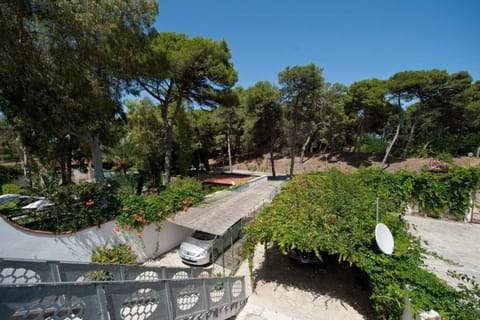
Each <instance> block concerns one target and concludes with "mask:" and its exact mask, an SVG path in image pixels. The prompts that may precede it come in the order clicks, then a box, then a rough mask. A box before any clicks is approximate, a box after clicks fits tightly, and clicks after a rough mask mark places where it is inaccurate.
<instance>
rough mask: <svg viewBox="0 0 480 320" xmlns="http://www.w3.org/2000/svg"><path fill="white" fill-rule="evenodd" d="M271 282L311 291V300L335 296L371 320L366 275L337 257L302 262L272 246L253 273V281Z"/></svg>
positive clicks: (373, 317)
mask: <svg viewBox="0 0 480 320" xmlns="http://www.w3.org/2000/svg"><path fill="white" fill-rule="evenodd" d="M261 282H273V283H276V285H278V286H283V287H284V288H285V289H288V288H289V287H294V288H298V289H301V290H304V291H307V292H309V293H311V294H312V296H313V301H312V302H314V301H315V300H316V299H317V298H319V297H320V296H324V295H327V296H329V297H330V298H331V299H338V300H340V301H342V302H344V303H346V304H348V305H350V306H351V307H352V308H354V309H355V310H356V311H357V312H358V313H360V314H361V315H362V316H363V317H364V319H367V320H370V319H371V320H374V319H375V316H374V311H373V309H372V307H371V303H370V300H369V296H370V295H371V290H370V288H369V284H368V276H367V275H365V274H364V273H362V272H361V271H359V270H358V269H355V268H350V267H349V266H348V265H347V264H339V263H338V261H337V260H336V258H333V257H331V258H327V259H325V261H324V263H320V264H302V263H300V262H297V261H294V260H292V259H290V258H289V257H287V256H285V255H283V254H282V253H281V251H280V250H279V248H278V247H276V246H273V247H271V248H270V249H268V251H267V256H266V258H265V260H264V262H263V264H262V265H261V266H260V268H259V269H257V270H256V273H255V283H256V284H259V283H261Z"/></svg>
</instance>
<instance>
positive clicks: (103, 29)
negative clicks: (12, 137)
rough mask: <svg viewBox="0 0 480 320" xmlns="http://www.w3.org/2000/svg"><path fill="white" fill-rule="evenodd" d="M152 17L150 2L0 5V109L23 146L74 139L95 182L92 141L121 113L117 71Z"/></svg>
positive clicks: (96, 155) (97, 159) (38, 0)
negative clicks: (86, 152)
mask: <svg viewBox="0 0 480 320" xmlns="http://www.w3.org/2000/svg"><path fill="white" fill-rule="evenodd" d="M25 3H28V4H31V5H29V6H25ZM157 9H158V3H157V2H156V1H154V0H136V1H127V0H113V1H107V0H102V1H90V2H72V1H68V0H58V1H47V0H34V1H9V2H8V3H7V4H2V5H1V6H0V10H1V14H0V17H1V22H2V26H3V25H5V29H3V28H2V31H0V32H2V36H3V35H4V34H5V35H7V36H6V37H5V38H3V37H2V39H3V40H5V43H2V44H5V45H2V47H1V49H0V64H1V65H0V73H1V74H0V79H1V80H0V90H1V95H2V98H1V99H0V109H1V111H2V112H4V114H5V116H6V118H7V119H8V120H9V121H10V122H11V123H12V124H14V126H15V128H16V129H17V130H19V132H20V135H21V137H22V140H23V142H24V143H25V142H27V141H29V140H30V141H34V140H35V139H36V140H38V141H40V140H39V139H38V138H42V141H44V142H45V141H47V142H51V141H62V140H64V139H65V138H66V137H76V138H77V139H79V140H81V141H82V142H84V143H88V144H89V145H90V149H91V154H92V159H93V162H94V166H95V172H96V178H97V181H101V180H102V179H103V172H102V161H101V153H100V141H101V140H104V139H105V138H106V135H107V134H108V131H107V130H105V129H106V128H109V124H110V123H111V122H114V120H115V119H117V118H118V115H119V114H120V113H121V104H120V94H121V92H122V86H121V81H120V80H121V79H122V78H123V77H124V76H125V74H126V72H127V69H128V68H125V67H124V66H125V64H126V61H128V60H129V55H130V54H131V52H132V50H133V49H136V48H134V47H132V46H134V44H137V43H139V41H140V39H141V37H142V35H143V33H144V32H145V31H146V30H147V29H148V28H149V26H150V25H151V23H152V22H153V19H154V18H155V16H156V13H157ZM4 23H5V24H4ZM5 30H6V31H5ZM125 39H127V40H125ZM128 44H130V45H128ZM32 138H35V139H32ZM71 141H72V140H71ZM34 149H37V150H41V148H34ZM69 149H70V148H67V149H66V150H67V152H69V151H68V150H69Z"/></svg>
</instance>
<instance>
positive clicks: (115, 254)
mask: <svg viewBox="0 0 480 320" xmlns="http://www.w3.org/2000/svg"><path fill="white" fill-rule="evenodd" d="M92 262H95V263H103V264H107V263H113V264H138V260H137V257H136V256H135V253H134V252H133V250H132V248H131V247H129V246H127V245H126V244H119V245H116V246H113V247H111V248H108V247H107V246H106V245H105V246H103V247H96V248H95V250H93V252H92Z"/></svg>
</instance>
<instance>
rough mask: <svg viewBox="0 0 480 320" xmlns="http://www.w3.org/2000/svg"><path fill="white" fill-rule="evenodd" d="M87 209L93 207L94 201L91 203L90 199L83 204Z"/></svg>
mask: <svg viewBox="0 0 480 320" xmlns="http://www.w3.org/2000/svg"><path fill="white" fill-rule="evenodd" d="M85 204H86V205H87V206H88V207H90V206H93V205H94V204H95V201H93V200H92V199H90V200H88V201H87V202H86V203H85Z"/></svg>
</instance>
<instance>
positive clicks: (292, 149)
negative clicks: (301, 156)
mask: <svg viewBox="0 0 480 320" xmlns="http://www.w3.org/2000/svg"><path fill="white" fill-rule="evenodd" d="M293 112H294V113H293V128H292V131H291V132H290V177H292V176H293V171H294V168H295V136H296V133H297V125H298V124H297V113H296V111H295V110H294V111H293Z"/></svg>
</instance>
